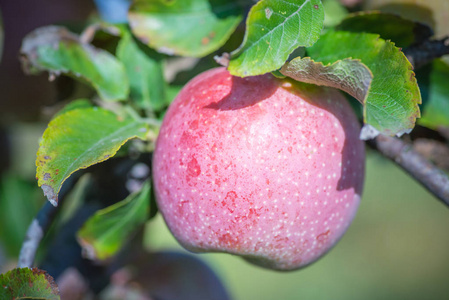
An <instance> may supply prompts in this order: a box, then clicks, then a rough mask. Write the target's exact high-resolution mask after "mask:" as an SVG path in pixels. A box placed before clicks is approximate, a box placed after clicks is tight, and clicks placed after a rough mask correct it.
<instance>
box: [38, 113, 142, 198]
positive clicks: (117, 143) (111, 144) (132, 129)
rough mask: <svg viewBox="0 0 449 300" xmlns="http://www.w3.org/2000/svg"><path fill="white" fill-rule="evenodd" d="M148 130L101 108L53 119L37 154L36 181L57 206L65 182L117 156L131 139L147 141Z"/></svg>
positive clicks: (133, 121) (140, 124) (135, 122)
mask: <svg viewBox="0 0 449 300" xmlns="http://www.w3.org/2000/svg"><path fill="white" fill-rule="evenodd" d="M147 132H148V126H147V125H146V124H144V123H142V122H139V121H135V120H129V119H127V120H122V119H120V118H119V117H118V116H117V115H115V114H114V113H112V112H110V111H108V110H104V109H100V108H95V107H94V108H85V109H76V110H71V111H69V112H67V113H65V114H62V115H60V116H58V117H56V118H55V119H53V120H52V121H51V122H50V123H49V124H48V127H47V129H46V130H45V132H44V135H43V137H42V140H41V142H40V144H39V150H38V152H37V158H36V166H37V172H36V177H37V179H38V184H39V186H40V187H41V188H42V189H43V191H44V194H45V195H46V196H47V198H48V200H49V201H50V202H51V203H52V204H53V205H55V206H56V205H57V203H58V193H59V190H60V189H61V186H62V184H63V183H64V181H65V180H66V179H67V178H68V177H69V176H70V175H71V174H72V173H74V172H75V171H77V170H79V169H85V168H87V167H89V166H91V165H93V164H96V163H99V162H102V161H105V160H107V159H109V158H110V157H112V156H114V155H115V154H116V152H117V151H118V149H119V148H120V147H121V146H122V145H123V144H124V143H125V142H126V141H128V140H129V139H132V138H140V139H145V137H146V135H147Z"/></svg>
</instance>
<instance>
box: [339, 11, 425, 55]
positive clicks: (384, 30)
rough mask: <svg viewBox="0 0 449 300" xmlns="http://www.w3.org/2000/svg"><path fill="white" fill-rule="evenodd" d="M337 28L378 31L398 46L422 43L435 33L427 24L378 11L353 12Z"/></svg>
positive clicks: (382, 36)
mask: <svg viewBox="0 0 449 300" xmlns="http://www.w3.org/2000/svg"><path fill="white" fill-rule="evenodd" d="M337 29H338V30H344V31H351V32H369V33H377V34H379V35H380V37H381V38H383V39H384V40H391V41H392V42H394V43H395V45H396V46H397V47H407V46H410V45H411V44H413V43H420V42H422V41H424V40H426V39H428V38H430V37H431V36H432V35H433V31H432V29H431V28H430V27H428V26H427V25H424V24H422V23H419V22H414V21H412V20H408V19H404V18H402V17H400V16H398V15H393V14H388V13H380V12H378V11H371V12H359V13H354V14H351V15H349V16H348V17H347V18H346V19H344V20H343V21H342V22H341V23H340V24H339V25H338V26H337Z"/></svg>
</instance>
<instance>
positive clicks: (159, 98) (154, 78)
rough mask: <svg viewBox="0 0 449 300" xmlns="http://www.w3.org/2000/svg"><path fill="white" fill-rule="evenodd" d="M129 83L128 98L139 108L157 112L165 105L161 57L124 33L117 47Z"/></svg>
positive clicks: (164, 85)
mask: <svg viewBox="0 0 449 300" xmlns="http://www.w3.org/2000/svg"><path fill="white" fill-rule="evenodd" d="M117 57H118V58H119V59H120V60H121V61H122V62H123V64H124V65H125V68H126V73H127V75H128V78H129V83H130V98H131V100H132V101H134V102H135V103H136V104H137V105H138V106H139V107H140V108H143V109H151V110H159V109H161V108H162V107H164V106H165V105H166V104H167V101H166V95H165V89H166V83H165V80H164V74H163V68H162V55H160V54H159V53H157V52H155V51H153V50H151V49H150V48H148V47H146V46H145V45H142V44H141V43H140V42H138V41H137V40H135V39H134V38H133V36H132V35H131V34H130V33H128V32H126V33H124V35H123V37H122V39H121V40H120V42H119V45H118V47H117Z"/></svg>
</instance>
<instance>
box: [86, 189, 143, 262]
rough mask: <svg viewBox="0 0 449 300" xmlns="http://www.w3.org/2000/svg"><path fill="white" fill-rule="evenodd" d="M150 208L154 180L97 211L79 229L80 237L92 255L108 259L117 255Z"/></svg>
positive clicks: (96, 257) (89, 254)
mask: <svg viewBox="0 0 449 300" xmlns="http://www.w3.org/2000/svg"><path fill="white" fill-rule="evenodd" d="M149 211H150V183H149V182H146V183H145V184H144V185H143V187H142V189H141V190H140V191H139V192H136V193H134V194H131V195H130V196H128V197H127V198H126V199H125V200H123V201H120V202H118V203H116V204H114V205H111V206H109V207H107V208H105V209H102V210H99V211H97V212H96V213H95V214H94V215H93V216H92V217H90V218H89V219H88V220H87V222H86V223H85V224H84V226H83V227H82V228H81V230H80V231H79V232H78V240H79V242H80V244H81V246H82V247H83V249H84V253H86V254H87V257H89V258H90V259H99V260H104V259H107V258H110V257H111V256H113V255H115V254H116V253H117V252H118V251H119V250H120V249H121V248H122V247H123V245H124V244H125V242H126V241H128V240H129V237H130V235H131V234H132V233H134V232H135V231H136V229H137V228H138V227H139V226H140V225H142V224H144V223H145V221H146V220H147V219H148V215H149Z"/></svg>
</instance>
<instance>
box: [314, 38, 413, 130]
mask: <svg viewBox="0 0 449 300" xmlns="http://www.w3.org/2000/svg"><path fill="white" fill-rule="evenodd" d="M307 50H308V52H307V53H308V55H309V56H310V57H311V58H312V59H314V60H315V61H317V62H322V63H323V64H329V63H334V62H336V61H338V60H342V59H345V58H353V59H360V60H361V62H362V63H363V64H364V65H366V66H367V67H368V68H369V69H370V71H371V72H372V74H373V80H372V82H371V86H370V89H369V92H368V96H367V98H366V101H365V106H364V121H365V123H366V124H368V125H370V126H372V127H374V128H375V129H376V130H377V131H379V132H381V133H384V134H387V135H401V134H403V133H406V132H409V131H410V130H411V129H412V128H413V127H414V125H415V121H416V118H418V117H419V116H420V112H419V108H418V104H419V103H421V94H420V91H419V88H418V85H417V83H416V78H415V74H414V73H413V71H412V66H411V64H410V62H409V61H408V60H407V58H406V57H405V55H404V54H403V53H402V52H401V51H400V50H399V49H398V48H397V47H395V46H394V44H393V43H391V42H389V41H385V40H383V39H381V38H379V36H378V35H376V34H370V33H352V32H345V31H329V32H327V33H326V34H325V35H323V36H322V37H321V38H320V39H319V40H318V42H317V43H316V44H315V45H313V46H312V47H310V48H309V49H307Z"/></svg>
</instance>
